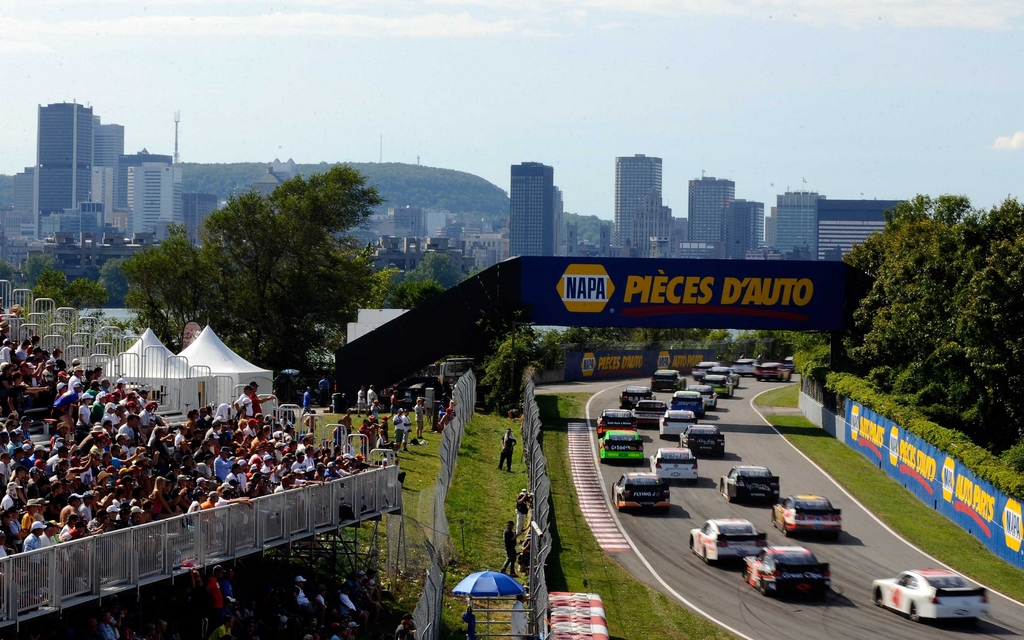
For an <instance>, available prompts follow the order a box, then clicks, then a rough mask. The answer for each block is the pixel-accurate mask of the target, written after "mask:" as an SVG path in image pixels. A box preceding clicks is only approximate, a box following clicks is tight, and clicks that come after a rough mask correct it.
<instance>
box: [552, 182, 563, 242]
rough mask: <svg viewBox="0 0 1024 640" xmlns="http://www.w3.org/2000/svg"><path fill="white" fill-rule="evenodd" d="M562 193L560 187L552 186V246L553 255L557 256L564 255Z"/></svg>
mask: <svg viewBox="0 0 1024 640" xmlns="http://www.w3.org/2000/svg"><path fill="white" fill-rule="evenodd" d="M563 195H564V194H563V193H562V190H561V189H559V188H558V187H552V194H551V196H552V201H553V204H552V206H553V207H554V221H555V224H554V229H555V238H554V243H555V244H554V247H555V255H559V256H564V255H565V221H564V220H563V219H562V218H563V216H564V215H565V201H564V200H563V199H562V197H563Z"/></svg>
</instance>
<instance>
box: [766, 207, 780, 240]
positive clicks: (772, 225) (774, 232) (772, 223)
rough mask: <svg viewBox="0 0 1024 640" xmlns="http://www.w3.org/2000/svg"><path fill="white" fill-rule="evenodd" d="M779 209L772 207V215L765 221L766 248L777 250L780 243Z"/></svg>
mask: <svg viewBox="0 0 1024 640" xmlns="http://www.w3.org/2000/svg"><path fill="white" fill-rule="evenodd" d="M778 231H779V208H778V207H772V214H771V215H770V216H766V217H765V219H764V246H766V247H769V248H771V249H775V248H777V245H778V242H779V233H778Z"/></svg>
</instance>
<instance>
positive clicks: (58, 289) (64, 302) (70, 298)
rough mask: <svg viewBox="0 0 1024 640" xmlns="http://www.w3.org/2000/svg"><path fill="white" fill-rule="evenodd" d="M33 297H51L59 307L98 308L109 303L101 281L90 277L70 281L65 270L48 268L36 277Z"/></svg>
mask: <svg viewBox="0 0 1024 640" xmlns="http://www.w3.org/2000/svg"><path fill="white" fill-rule="evenodd" d="M32 297H33V298H35V299H39V298H50V299H51V300H53V301H54V303H55V304H56V305H57V306H58V307H74V308H76V309H84V308H96V307H102V306H103V305H104V304H106V303H107V290H106V289H104V288H103V285H101V284H100V283H98V282H94V281H93V280H89V279H88V278H77V279H75V280H72V281H71V282H68V277H67V276H66V275H65V274H64V272H63V271H57V270H56V269H46V270H44V271H43V272H42V273H40V274H39V276H38V277H37V278H36V286H35V287H33V289H32Z"/></svg>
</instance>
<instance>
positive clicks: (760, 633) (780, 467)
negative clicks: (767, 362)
mask: <svg viewBox="0 0 1024 640" xmlns="http://www.w3.org/2000/svg"><path fill="white" fill-rule="evenodd" d="M648 383H649V380H646V379H644V380H632V381H617V382H610V381H598V382H588V383H565V384H558V385H545V386H542V387H538V390H537V391H538V393H541V394H544V393H556V392H562V391H569V392H586V393H593V394H597V395H595V396H594V397H593V398H592V401H591V402H590V404H589V415H588V416H586V417H587V418H588V421H589V422H590V425H591V426H592V427H593V425H594V423H595V421H596V419H597V416H599V415H600V414H601V411H602V410H604V409H608V408H617V407H618V396H619V390H620V389H622V387H624V386H626V385H627V384H648ZM741 384H742V387H741V388H740V389H737V391H736V394H735V397H733V398H730V399H723V400H720V401H719V409H718V410H717V411H709V412H708V414H707V418H706V419H705V420H704V422H708V423H713V424H716V425H717V426H718V427H719V428H720V429H721V430H722V431H723V432H724V433H725V438H726V440H725V444H726V455H725V458H724V459H701V460H700V463H699V476H700V478H699V479H698V481H697V482H696V483H695V484H694V483H692V482H691V483H686V484H676V485H674V486H673V487H672V490H671V491H672V508H671V509H670V511H669V513H668V514H654V513H644V512H629V511H624V512H621V513H619V514H618V516H619V521H620V523H621V525H622V528H623V530H624V531H625V533H626V534H627V535H628V536H629V538H631V539H632V542H633V544H634V545H635V548H636V550H637V552H638V553H639V554H640V555H642V556H643V558H644V559H646V561H647V563H646V564H645V563H644V562H643V561H642V560H641V558H640V557H639V556H638V553H633V552H625V553H617V554H612V555H613V557H615V559H616V560H617V561H618V562H619V563H620V564H622V565H623V566H624V567H625V568H626V569H627V570H628V571H629V572H630V573H632V574H633V575H634V576H636V577H637V578H639V579H641V580H643V581H645V582H647V583H648V584H651V585H652V586H653V587H655V588H657V589H659V590H661V591H662V592H667V590H666V589H665V586H664V585H662V584H660V583H659V581H658V580H657V579H655V577H654V576H653V575H652V572H651V571H650V570H649V569H648V566H647V565H650V567H651V568H653V570H654V571H656V572H657V573H658V574H659V576H660V577H661V579H662V580H664V582H665V584H667V585H668V586H669V587H671V589H673V590H675V591H677V592H678V593H679V594H680V595H681V596H683V597H684V598H686V599H687V600H689V601H690V602H691V603H692V604H693V605H695V606H696V607H698V608H700V609H701V610H703V611H704V612H705V613H706V614H707V615H709V616H710V617H712V618H713V619H715V620H717V621H718V622H720V623H724V624H725V625H728V626H729V627H731V628H732V629H734V630H735V631H738V632H739V633H741V634H743V635H746V636H748V637H750V638H757V639H758V640H761V639H765V640H775V639H781V638H792V639H801V640H802V639H806V638H850V639H851V640H864V639H879V640H880V639H888V638H907V639H918V638H927V639H929V640H930V639H932V638H963V637H968V636H970V637H991V638H1024V606H1022V605H1021V604H1019V603H1015V602H1011V601H1008V600H1006V599H1004V598H1002V597H1000V596H998V595H995V594H992V595H991V596H990V615H989V616H988V617H987V618H985V619H983V620H981V621H979V622H978V624H977V625H975V626H969V625H964V624H962V623H960V624H946V623H939V624H933V623H930V622H929V623H924V624H918V623H914V622H911V621H909V620H907V619H904V618H903V617H901V616H899V615H898V614H896V613H893V612H891V611H886V610H882V609H879V608H877V607H875V606H874V605H873V604H872V602H871V593H870V591H871V581H872V580H874V579H876V578H886V577H893V576H895V575H896V574H897V573H899V572H900V571H903V570H907V569H919V568H927V567H936V566H937V563H936V562H935V561H933V560H931V559H929V558H928V557H927V556H925V555H924V554H922V553H921V552H919V551H917V550H916V549H915V548H913V547H911V546H909V545H907V544H906V543H905V542H903V541H902V540H900V539H899V538H897V537H896V536H895V535H893V534H892V533H890V532H888V531H887V530H886V529H885V528H884V527H883V526H882V525H881V524H879V523H878V522H876V521H875V520H874V519H873V518H872V517H871V516H870V515H869V514H868V513H867V512H866V511H865V510H863V509H862V508H861V507H860V506H858V505H857V503H855V502H854V501H852V500H850V499H849V498H847V497H846V495H845V494H844V493H843V492H842V491H840V490H839V488H838V487H836V485H834V484H833V483H832V482H831V480H830V479H829V478H828V477H827V476H826V475H825V474H824V473H822V472H821V471H819V470H818V469H817V468H816V467H815V466H814V465H813V464H811V463H810V462H809V461H808V460H806V459H805V458H804V457H803V456H802V455H801V454H800V453H799V452H798V451H796V450H795V449H794V448H793V447H792V446H790V444H789V443H788V442H787V441H786V440H785V439H784V438H783V437H782V436H780V435H778V434H777V433H776V432H775V431H774V430H773V429H772V428H771V427H770V426H768V425H766V424H765V423H764V421H763V420H762V419H761V417H760V416H759V415H758V414H757V412H756V411H754V409H753V408H752V407H751V406H750V400H751V398H753V397H754V396H755V395H757V394H758V393H760V392H762V391H765V390H767V389H771V388H774V387H776V386H778V384H779V383H761V382H756V381H754V380H753V379H752V378H743V381H742V383H741ZM790 384H792V383H790ZM656 395H657V397H658V398H660V399H663V400H666V401H667V399H668V398H669V397H670V394H668V393H659V394H656ZM640 433H641V435H642V436H643V439H644V449H645V453H646V455H647V456H648V460H647V461H644V463H643V464H640V463H639V462H638V463H637V464H636V465H635V466H630V465H626V464H621V463H620V464H607V463H606V464H602V465H599V466H600V472H601V476H602V478H603V481H604V485H605V489H606V490H609V491H610V486H611V484H612V483H613V482H615V481H616V480H618V478H619V477H620V476H621V475H622V474H623V473H626V472H627V471H631V470H637V471H639V470H648V469H649V466H650V463H649V458H650V456H651V455H652V454H653V453H654V452H655V451H657V449H658V447H661V446H678V445H677V441H676V442H675V443H674V442H673V441H672V440H668V439H666V440H660V439H659V436H658V431H657V430H656V429H641V430H640ZM595 437H596V436H595ZM736 464H759V465H765V466H767V467H769V468H770V469H771V470H772V472H773V473H775V474H776V475H778V476H779V478H780V487H781V495H782V496H786V495H790V494H798V493H816V494H821V495H824V496H826V497H828V498H829V499H830V500H831V501H832V503H833V504H834V505H835V506H836V507H839V508H841V509H842V514H843V530H844V531H843V534H842V536H841V537H840V539H839V540H838V541H836V542H831V541H819V540H815V539H813V538H795V539H794V538H792V537H791V538H788V539H787V538H784V537H783V536H782V534H781V532H779V531H778V530H777V529H774V528H773V527H772V526H771V510H770V507H769V506H768V505H742V504H729V503H727V502H726V501H725V499H724V498H723V497H722V495H721V494H720V493H719V492H718V480H719V478H720V476H722V475H723V474H725V473H727V472H728V471H729V469H730V468H732V466H733V465H736ZM607 495H608V494H606V498H607ZM722 517H740V518H746V519H747V520H750V521H751V522H752V523H753V524H754V525H755V526H756V527H757V528H758V530H760V531H765V532H767V533H768V541H769V544H771V545H789V544H799V545H802V546H805V547H807V548H809V549H811V550H812V551H813V552H814V553H815V555H816V556H817V557H818V559H819V560H820V561H822V562H828V563H830V565H831V573H832V592H831V593H830V594H828V596H827V597H826V598H825V599H823V600H818V601H814V600H796V599H795V600H785V599H783V600H779V599H776V598H766V597H764V596H762V595H761V594H760V593H758V592H757V591H755V590H754V588H753V587H750V586H748V585H747V584H746V583H745V582H744V581H743V580H742V578H741V577H740V567H741V565H740V564H734V565H722V566H718V565H716V566H707V565H705V564H703V563H702V562H701V561H700V560H699V559H698V558H697V556H695V555H693V554H692V553H691V552H690V549H689V546H688V540H689V533H690V529H692V528H694V527H700V526H702V525H703V524H704V522H705V521H706V520H707V519H709V518H722ZM949 526H951V527H953V526H956V525H955V524H953V523H952V522H950V524H949ZM669 595H671V594H669Z"/></svg>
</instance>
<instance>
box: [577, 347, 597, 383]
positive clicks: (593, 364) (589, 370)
mask: <svg viewBox="0 0 1024 640" xmlns="http://www.w3.org/2000/svg"><path fill="white" fill-rule="evenodd" d="M580 369H582V370H583V375H585V376H587V377H590V376H592V375H594V371H595V370H596V369H597V358H596V357H595V356H594V354H593V353H591V352H589V351H588V352H586V353H584V354H583V361H582V362H581V363H580Z"/></svg>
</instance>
